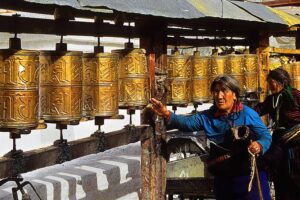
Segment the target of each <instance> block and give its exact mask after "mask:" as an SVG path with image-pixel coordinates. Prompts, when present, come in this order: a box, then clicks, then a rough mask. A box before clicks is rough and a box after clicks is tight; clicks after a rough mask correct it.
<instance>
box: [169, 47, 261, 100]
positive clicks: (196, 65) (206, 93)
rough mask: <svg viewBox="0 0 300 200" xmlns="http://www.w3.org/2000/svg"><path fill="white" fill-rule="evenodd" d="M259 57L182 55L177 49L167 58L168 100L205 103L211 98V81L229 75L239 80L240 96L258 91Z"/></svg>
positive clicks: (248, 55)
mask: <svg viewBox="0 0 300 200" xmlns="http://www.w3.org/2000/svg"><path fill="white" fill-rule="evenodd" d="M257 70H258V57H257V55H256V54H239V55H236V54H229V55H225V56H217V55H213V56H200V53H199V52H197V51H196V52H195V53H194V55H193V56H188V55H180V54H179V52H175V53H174V54H173V55H170V56H168V59H167V83H168V91H169V92H168V96H167V102H168V104H171V105H186V104H188V103H190V102H193V103H203V102H208V101H209V100H211V93H210V85H211V81H212V80H214V78H216V77H217V76H219V75H224V74H229V75H232V76H233V77H235V78H236V79H237V81H238V82H239V83H240V87H241V95H245V93H249V92H256V91H257V90H258V71H257Z"/></svg>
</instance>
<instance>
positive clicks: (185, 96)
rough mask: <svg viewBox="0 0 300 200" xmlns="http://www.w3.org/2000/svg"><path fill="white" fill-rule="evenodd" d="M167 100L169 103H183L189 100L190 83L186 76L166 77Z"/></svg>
mask: <svg viewBox="0 0 300 200" xmlns="http://www.w3.org/2000/svg"><path fill="white" fill-rule="evenodd" d="M167 87H168V93H167V102H168V104H171V105H185V104H188V103H189V102H190V99H191V96H190V93H191V83H190V79H187V78H168V79H167Z"/></svg>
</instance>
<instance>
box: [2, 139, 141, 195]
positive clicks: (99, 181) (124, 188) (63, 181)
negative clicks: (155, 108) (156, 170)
mask: <svg viewBox="0 0 300 200" xmlns="http://www.w3.org/2000/svg"><path fill="white" fill-rule="evenodd" d="M140 151H141V147H140V142H137V143H133V144H129V145H125V146H121V147H117V148H114V149H110V150H107V151H105V152H103V153H98V154H93V155H89V156H85V157H81V158H78V159H75V160H72V161H70V162H65V163H63V164H60V165H54V166H51V167H45V168H41V169H38V170H35V171H32V172H28V173H26V174H22V177H23V178H24V180H25V181H30V182H31V183H32V184H33V185H34V187H35V188H36V189H37V191H38V193H39V195H40V196H41V198H42V199H43V200H68V199H70V200H75V199H84V200H96V199H97V200H113V199H118V200H121V199H123V200H125V199H126V200H130V199H132V200H135V199H139V194H140ZM12 187H16V185H15V183H7V184H5V185H3V186H1V187H0V200H10V199H13V197H12V193H11V188H12ZM25 190H26V192H27V193H28V194H29V195H30V197H31V199H32V200H36V199H38V198H37V197H36V196H35V194H34V192H33V191H32V189H31V188H30V187H28V186H26V187H25ZM18 195H19V199H21V193H19V194H18Z"/></svg>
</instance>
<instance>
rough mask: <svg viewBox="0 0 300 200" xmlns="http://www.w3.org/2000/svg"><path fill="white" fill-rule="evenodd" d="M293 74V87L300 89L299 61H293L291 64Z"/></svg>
mask: <svg viewBox="0 0 300 200" xmlns="http://www.w3.org/2000/svg"><path fill="white" fill-rule="evenodd" d="M291 68H292V74H293V77H292V78H293V80H292V82H293V87H294V88H296V89H297V90H300V62H294V63H292V64H291Z"/></svg>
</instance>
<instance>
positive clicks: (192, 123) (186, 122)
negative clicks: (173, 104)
mask: <svg viewBox="0 0 300 200" xmlns="http://www.w3.org/2000/svg"><path fill="white" fill-rule="evenodd" d="M167 129H179V130H182V131H189V132H191V131H200V130H202V129H203V119H202V117H201V114H200V113H196V114H195V115H192V116H182V115H176V114H174V113H171V117H170V119H169V121H168V124H167Z"/></svg>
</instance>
